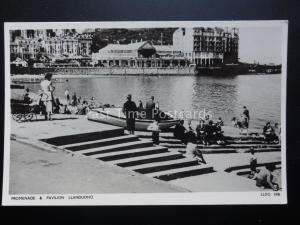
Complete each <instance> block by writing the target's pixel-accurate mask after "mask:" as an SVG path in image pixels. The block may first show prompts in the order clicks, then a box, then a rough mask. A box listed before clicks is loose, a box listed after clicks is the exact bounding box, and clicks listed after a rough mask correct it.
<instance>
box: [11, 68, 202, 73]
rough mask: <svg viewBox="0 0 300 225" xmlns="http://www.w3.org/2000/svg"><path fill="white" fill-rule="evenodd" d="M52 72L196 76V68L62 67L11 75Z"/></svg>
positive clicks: (33, 69)
mask: <svg viewBox="0 0 300 225" xmlns="http://www.w3.org/2000/svg"><path fill="white" fill-rule="evenodd" d="M46 72H52V73H54V74H57V75H194V74H195V73H196V71H195V68H194V67H174V68H128V67H110V68H107V67H73V68H69V67H65V68H64V67H60V68H15V69H14V70H12V71H11V74H14V75H15V74H43V73H46Z"/></svg>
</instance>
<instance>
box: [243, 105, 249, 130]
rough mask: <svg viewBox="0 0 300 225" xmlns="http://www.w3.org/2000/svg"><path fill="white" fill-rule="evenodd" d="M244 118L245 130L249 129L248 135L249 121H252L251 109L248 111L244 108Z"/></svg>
mask: <svg viewBox="0 0 300 225" xmlns="http://www.w3.org/2000/svg"><path fill="white" fill-rule="evenodd" d="M242 117H243V125H244V128H245V129H247V134H248V128H249V121H250V113H249V109H247V107H246V106H244V107H243V113H242Z"/></svg>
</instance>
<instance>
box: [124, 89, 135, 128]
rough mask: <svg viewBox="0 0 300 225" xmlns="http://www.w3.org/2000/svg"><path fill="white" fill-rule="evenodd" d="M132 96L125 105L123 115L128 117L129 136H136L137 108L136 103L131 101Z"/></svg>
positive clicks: (128, 97) (129, 96)
mask: <svg viewBox="0 0 300 225" xmlns="http://www.w3.org/2000/svg"><path fill="white" fill-rule="evenodd" d="M131 99H132V96H131V94H129V95H128V96H127V101H126V102H125V103H124V105H123V113H124V114H125V116H126V125H127V130H128V132H129V134H134V130H135V117H136V113H137V106H136V104H135V102H134V101H132V100H131Z"/></svg>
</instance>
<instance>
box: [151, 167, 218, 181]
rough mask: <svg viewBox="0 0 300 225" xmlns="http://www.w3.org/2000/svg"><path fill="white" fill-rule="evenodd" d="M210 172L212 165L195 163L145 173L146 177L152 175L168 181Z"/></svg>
mask: <svg viewBox="0 0 300 225" xmlns="http://www.w3.org/2000/svg"><path fill="white" fill-rule="evenodd" d="M212 172H214V170H213V167H212V166H208V165H195V166H189V167H184V168H176V169H170V170H164V171H159V172H154V173H147V174H145V175H146V176H148V177H153V178H157V179H160V180H164V181H170V180H175V179H178V178H184V177H190V176H196V175H201V174H206V173H212Z"/></svg>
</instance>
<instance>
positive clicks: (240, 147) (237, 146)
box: [161, 143, 281, 149]
mask: <svg viewBox="0 0 300 225" xmlns="http://www.w3.org/2000/svg"><path fill="white" fill-rule="evenodd" d="M161 145H162V146H165V147H167V148H185V147H186V146H185V145H183V144H164V143H161ZM197 147H198V148H199V149H223V148H226V149H243V148H245V149H250V147H254V148H278V149H280V148H281V146H280V145H270V144H264V145H262V144H259V145H239V144H231V145H217V144H212V145H202V144H198V145H197Z"/></svg>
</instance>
